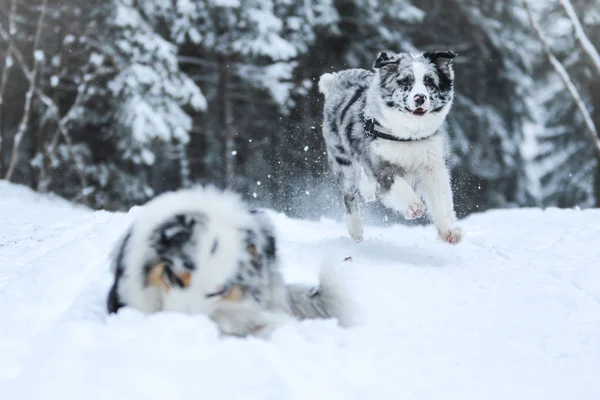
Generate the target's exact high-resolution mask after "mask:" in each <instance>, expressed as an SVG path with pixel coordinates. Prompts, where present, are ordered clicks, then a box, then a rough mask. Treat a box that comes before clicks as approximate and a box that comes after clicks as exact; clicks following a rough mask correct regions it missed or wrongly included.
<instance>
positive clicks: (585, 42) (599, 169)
mask: <svg viewBox="0 0 600 400" xmlns="http://www.w3.org/2000/svg"><path fill="white" fill-rule="evenodd" d="M559 1H560V4H561V5H562V7H563V9H564V10H565V12H566V13H567V15H568V17H569V19H570V20H571V23H572V24H573V28H574V30H575V37H576V38H577V41H578V42H579V44H581V47H582V48H583V50H584V51H585V53H586V54H587V55H588V57H589V59H590V61H591V62H592V64H593V65H594V67H595V68H596V73H597V74H598V78H600V54H598V50H597V49H596V46H594V44H593V43H592V41H591V40H590V38H589V37H588V36H587V35H586V33H585V31H584V30H583V25H582V24H581V21H580V20H579V18H578V17H577V13H575V9H574V8H573V4H571V1H569V0H559ZM592 85H593V87H592V90H591V93H592V99H593V102H594V105H595V107H594V109H595V110H596V113H595V115H594V117H595V118H594V123H595V125H596V126H600V111H598V110H599V106H600V93H598V90H600V88H599V87H598V86H600V85H598V84H597V83H596V82H593V83H592ZM596 137H598V136H597V135H596ZM594 198H595V199H596V204H595V205H596V207H600V156H596V171H595V174H594Z"/></svg>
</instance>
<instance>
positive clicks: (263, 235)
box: [107, 187, 350, 336]
mask: <svg viewBox="0 0 600 400" xmlns="http://www.w3.org/2000/svg"><path fill="white" fill-rule="evenodd" d="M277 245H278V241H277V235H276V234H275V229H274V226H273V225H272V223H271V221H270V219H269V218H268V216H267V214H266V213H265V212H264V211H259V210H251V209H249V208H248V207H247V205H246V204H245V202H243V201H242V200H241V198H240V197H239V196H238V195H237V194H235V193H233V192H228V191H227V192H223V191H220V190H218V189H216V188H211V187H208V188H202V187H198V188H194V189H186V190H179V191H176V192H169V193H164V194H161V195H160V196H158V197H156V198H155V199H153V200H151V201H150V202H148V203H147V204H146V205H144V206H143V208H142V210H141V211H140V212H139V214H138V215H137V216H136V217H135V219H134V221H133V223H132V224H131V226H130V227H129V229H128V230H127V233H126V234H125V235H123V236H122V237H121V238H120V239H119V240H118V241H117V245H116V247H115V249H114V251H113V254H112V271H113V273H114V283H113V286H112V288H111V290H110V292H109V294H108V298H107V307H108V312H109V313H116V312H118V310H119V309H120V308H121V307H125V306H129V307H132V308H136V309H138V310H141V311H143V312H146V313H154V312H159V311H163V310H166V311H176V312H184V313H191V314H204V315H207V316H208V317H209V318H211V319H212V320H213V321H214V322H215V323H216V324H217V326H218V327H219V329H220V331H221V333H223V334H225V335H234V336H246V335H249V334H253V335H259V336H267V335H268V334H269V333H270V332H271V331H272V330H273V329H274V328H276V327H277V326H279V325H281V324H283V323H287V322H289V321H292V320H294V319H305V318H336V319H337V320H338V322H339V323H340V324H341V325H346V324H347V322H348V321H349V319H348V318H350V315H349V314H346V312H347V311H348V309H347V308H346V304H347V303H346V302H345V299H346V297H345V295H344V294H343V290H342V285H341V283H340V280H339V279H338V278H339V276H338V275H337V272H336V271H337V269H335V268H334V267H333V265H329V264H327V265H325V267H326V268H325V269H323V270H322V271H321V277H320V278H321V279H320V283H319V285H318V286H310V285H304V284H286V283H284V281H283V278H282V276H281V271H280V267H279V257H278V253H277Z"/></svg>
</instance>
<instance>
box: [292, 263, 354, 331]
mask: <svg viewBox="0 0 600 400" xmlns="http://www.w3.org/2000/svg"><path fill="white" fill-rule="evenodd" d="M287 289H288V300H289V303H290V307H291V310H292V313H293V314H294V315H295V316H296V317H298V318H299V319H316V318H323V319H328V318H335V319H337V320H338V322H339V324H340V325H341V326H350V325H352V322H353V321H352V315H351V305H350V299H349V297H348V293H347V291H346V285H345V284H344V283H343V282H342V279H341V276H340V273H339V270H338V267H337V266H336V265H335V264H334V263H333V262H326V263H324V264H323V266H322V268H321V273H320V276H319V285H318V286H316V287H315V286H310V285H305V284H289V285H287Z"/></svg>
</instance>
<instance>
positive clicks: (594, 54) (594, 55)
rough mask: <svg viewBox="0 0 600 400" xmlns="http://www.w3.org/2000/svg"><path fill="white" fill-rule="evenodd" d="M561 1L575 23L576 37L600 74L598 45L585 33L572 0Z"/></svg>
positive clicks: (599, 74)
mask: <svg viewBox="0 0 600 400" xmlns="http://www.w3.org/2000/svg"><path fill="white" fill-rule="evenodd" d="M559 1H560V4H561V5H562V7H563V8H564V10H565V12H566V13H567V15H568V16H569V19H570V20H571V23H572V24H573V28H574V29H575V37H576V38H577V40H578V41H579V43H580V44H581V47H583V50H584V51H585V52H586V53H587V55H588V57H589V58H590V60H592V63H593V64H594V66H595V67H596V72H597V73H598V76H600V54H598V50H596V47H595V46H594V45H593V43H592V42H591V41H590V39H589V37H588V36H587V35H586V34H585V31H584V30H583V26H582V25H581V21H580V20H579V18H578V17H577V14H576V13H575V9H574V8H573V5H572V4H571V2H570V1H569V0H559Z"/></svg>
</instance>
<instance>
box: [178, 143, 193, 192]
mask: <svg viewBox="0 0 600 400" xmlns="http://www.w3.org/2000/svg"><path fill="white" fill-rule="evenodd" d="M186 150H187V145H186V143H183V142H182V143H178V144H177V147H176V148H175V151H176V152H177V158H178V161H179V179H180V180H181V187H184V188H187V187H190V185H191V179H190V160H189V159H188V155H187V151H186Z"/></svg>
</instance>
